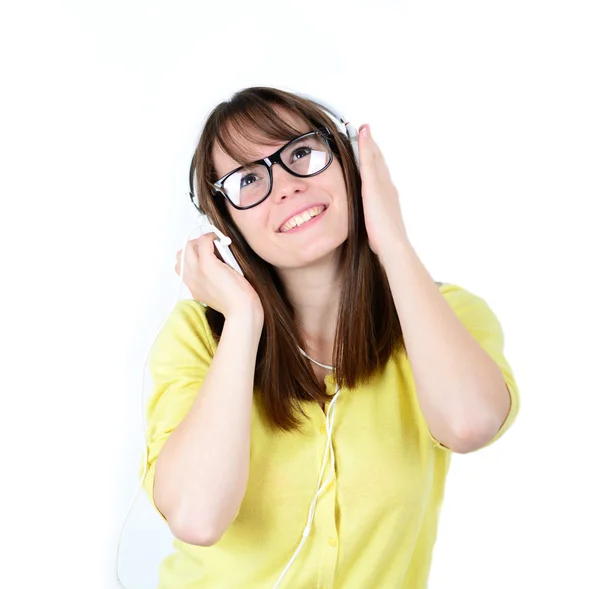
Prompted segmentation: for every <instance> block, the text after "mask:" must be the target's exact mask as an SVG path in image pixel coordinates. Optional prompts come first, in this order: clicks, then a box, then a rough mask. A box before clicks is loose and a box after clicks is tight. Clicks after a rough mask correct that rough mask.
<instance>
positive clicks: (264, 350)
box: [194, 87, 406, 431]
mask: <svg viewBox="0 0 600 589" xmlns="http://www.w3.org/2000/svg"><path fill="white" fill-rule="evenodd" d="M274 105H278V106H280V107H283V108H284V109H285V110H286V112H289V113H291V114H295V115H299V116H300V117H301V118H302V119H303V120H304V121H305V122H306V123H307V124H308V125H309V126H310V128H311V130H317V129H319V128H321V127H323V126H327V127H328V128H329V129H330V130H331V132H332V134H333V138H332V139H330V140H329V141H330V145H331V149H332V152H333V154H334V157H336V158H337V159H338V161H339V162H340V165H341V168H342V170H343V174H344V180H345V184H346V190H347V193H348V199H347V200H348V224H349V226H348V238H347V240H346V241H345V242H344V243H343V244H342V245H341V246H340V251H339V256H338V259H339V269H338V271H339V275H340V279H341V281H342V282H341V284H342V289H341V293H342V294H341V300H340V304H339V312H338V317H337V327H336V333H335V339H334V345H333V367H334V378H335V381H336V383H337V384H338V385H339V386H341V387H345V388H350V389H351V388H354V387H356V386H357V385H358V384H360V383H361V382H365V381H367V380H368V379H369V378H370V377H371V376H373V375H374V374H375V373H376V372H378V371H379V370H381V369H382V368H383V366H384V365H385V364H386V363H387V361H388V360H389V359H390V356H391V355H392V354H394V353H406V348H405V344H404V338H403V335H402V329H401V326H400V321H399V319H398V315H397V312H396V308H395V306H394V300H393V298H392V293H391V290H390V286H389V283H388V280H387V276H386V274H385V270H384V269H383V267H382V265H381V263H380V261H379V258H378V257H377V255H375V254H374V253H373V251H372V250H371V249H370V247H369V244H368V236H367V230H366V227H365V221H364V213H363V206H362V196H361V177H360V172H359V169H358V166H357V165H356V160H355V159H354V154H353V153H352V146H351V144H350V141H349V139H348V138H347V137H346V136H345V135H343V134H342V133H340V132H339V130H338V129H337V127H336V126H335V125H334V124H332V120H331V118H330V117H328V116H327V115H326V114H325V113H323V111H322V110H321V109H320V108H319V107H318V106H317V105H316V104H315V103H314V102H312V101H311V100H308V99H305V98H302V97H299V96H296V95H294V94H291V93H289V92H285V91H283V90H279V89H276V88H269V87H252V88H245V89H243V90H241V91H239V92H237V93H236V94H234V95H233V97H232V98H231V99H230V100H228V101H224V102H221V103H220V104H218V105H217V106H216V107H215V108H214V109H213V110H212V112H211V113H210V114H209V115H208V117H207V119H206V122H205V125H204V128H203V131H202V134H201V137H200V139H199V142H198V146H197V148H196V150H195V154H194V161H195V169H194V173H195V176H196V186H197V191H198V194H197V197H198V203H199V206H200V208H201V209H202V210H203V211H204V212H206V213H207V214H208V216H209V217H210V218H211V219H212V222H213V223H214V224H215V226H216V227H218V228H219V229H220V230H221V231H222V232H223V233H224V234H225V235H227V236H229V237H230V238H231V241H232V243H231V245H230V248H231V251H232V253H233V255H234V256H235V258H236V259H237V260H238V262H239V264H240V267H241V268H242V271H243V272H244V276H245V278H246V279H247V280H248V282H249V283H250V284H251V285H252V287H253V288H254V290H255V291H256V292H257V294H258V296H259V298H260V300H261V302H262V305H263V308H264V325H263V330H262V334H261V337H260V341H259V345H258V351H257V360H256V369H255V375H254V387H255V400H256V401H257V406H258V408H259V410H260V411H261V413H262V415H263V416H264V418H265V419H266V422H267V424H268V425H270V426H271V427H274V428H279V429H280V430H282V431H293V430H298V429H299V427H300V425H301V423H300V421H299V419H298V415H297V413H296V412H299V413H301V414H302V415H304V417H307V416H306V414H305V413H304V411H303V410H302V406H301V402H305V401H314V402H319V403H322V402H324V401H327V400H330V397H329V396H328V395H327V394H326V393H325V392H324V391H323V390H322V388H323V386H322V383H320V382H319V381H318V379H317V378H316V376H315V374H314V372H313V370H312V367H311V364H310V361H309V360H308V359H307V358H305V357H304V356H303V355H302V354H301V353H300V351H299V350H298V347H301V348H302V349H306V348H305V341H304V339H303V335H302V333H301V331H300V329H299V328H298V325H297V323H296V321H295V317H294V309H293V307H292V305H291V303H290V301H289V299H288V298H287V297H286V295H285V292H284V288H283V285H282V283H281V281H280V279H279V277H278V274H277V272H276V271H275V268H274V267H273V266H272V265H271V264H269V263H267V262H266V261H265V260H263V259H262V258H260V257H259V256H258V255H257V254H256V253H255V252H254V251H253V250H252V249H251V248H250V246H249V245H248V243H247V242H246V240H245V239H244V238H243V237H242V235H241V233H240V232H239V230H238V229H237V227H236V225H235V223H234V222H233V220H232V218H231V216H230V214H229V211H228V209H227V206H226V204H225V199H224V197H223V196H222V195H220V194H212V192H213V191H212V189H211V183H212V182H215V181H216V180H217V179H218V178H217V176H216V170H215V167H214V164H213V161H212V156H211V154H212V148H213V146H214V145H215V142H216V144H217V145H218V146H219V147H220V148H221V149H222V150H223V151H224V152H225V153H227V154H228V155H229V156H230V157H232V158H233V159H234V160H236V161H237V162H240V164H245V163H248V160H247V154H245V153H244V151H243V149H242V147H241V146H240V144H239V143H236V141H235V136H234V133H237V134H239V136H240V137H242V138H243V139H245V140H248V141H257V138H260V141H261V142H265V141H270V140H272V141H273V142H286V141H291V140H292V139H294V138H295V137H297V136H298V135H301V134H302V131H300V130H298V129H294V128H293V127H292V126H290V125H289V124H288V123H287V122H286V121H284V120H283V119H281V118H280V117H277V116H275V114H274V113H275V111H274V109H273V106H274ZM232 131H233V132H232ZM206 318H207V321H208V324H209V326H210V328H211V331H212V333H213V336H214V337H215V340H216V341H217V342H218V341H219V338H220V336H221V333H222V330H223V325H224V322H225V318H224V317H223V315H222V314H221V313H219V312H217V311H215V310H214V309H211V308H210V307H207V309H206ZM240 353H243V351H241V352H240Z"/></svg>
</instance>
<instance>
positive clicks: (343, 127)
mask: <svg viewBox="0 0 600 589" xmlns="http://www.w3.org/2000/svg"><path fill="white" fill-rule="evenodd" d="M289 92H290V93H292V94H295V95H296V96H300V97H302V98H306V99H308V100H310V101H312V102H314V103H315V104H316V105H317V106H319V107H320V108H321V110H323V112H324V113H325V114H327V115H328V116H329V117H330V118H331V119H332V120H333V122H334V123H335V124H336V126H337V127H338V129H339V131H340V132H341V133H342V134H344V135H346V136H347V137H348V139H349V140H350V143H351V145H352V151H353V153H354V157H355V160H356V165H357V166H358V164H359V152H358V133H357V131H356V129H355V128H354V127H353V126H352V125H351V124H350V123H349V122H348V121H346V119H345V118H344V117H343V116H342V115H341V114H338V113H337V111H335V110H334V109H333V108H331V107H330V106H327V105H326V104H325V103H323V102H322V101H320V100H316V99H314V98H312V97H311V96H309V95H308V94H300V93H298V92H292V91H289ZM189 194H190V196H191V197H192V202H193V180H192V176H191V174H190V193H189ZM199 228H200V230H201V231H202V233H207V232H210V231H211V230H212V231H214V232H215V233H216V234H217V236H218V237H219V239H218V240H216V241H215V242H214V243H215V245H216V246H217V247H218V249H219V251H220V252H222V255H225V256H227V255H229V256H230V257H231V258H233V256H232V255H231V252H229V249H228V247H227V246H228V245H229V244H230V243H231V240H230V239H229V238H228V237H226V236H225V235H223V233H221V231H219V230H218V229H217V228H216V227H214V225H212V224H211V223H210V222H209V220H208V218H207V217H206V216H205V215H202V214H200V215H199V217H198V224H197V225H196V227H195V228H194V229H193V230H192V231H191V232H190V234H189V235H188V237H187V239H186V244H187V242H188V241H189V239H190V236H191V235H192V233H194V232H195V231H197V230H198V229H199ZM219 246H221V247H219ZM185 249H186V248H185V246H184V248H183V252H182V257H181V264H180V268H181V270H180V277H181V280H180V283H179V291H178V294H177V299H176V300H175V303H174V304H173V306H172V307H171V310H170V311H169V313H168V314H167V316H166V317H165V319H164V320H163V322H162V323H161V326H160V327H159V329H158V331H157V334H156V336H155V338H154V341H153V342H152V346H150V351H149V352H148V355H147V356H146V362H145V363H144V372H143V376H142V394H141V398H142V429H143V435H144V472H143V473H142V477H141V479H140V483H139V485H138V488H137V490H136V492H135V495H134V496H133V499H132V502H131V504H130V506H129V509H128V510H127V514H126V516H125V520H124V521H123V525H122V526H121V531H120V532H119V538H118V541H117V551H116V577H117V582H118V583H119V585H120V586H121V587H123V589H126V587H125V586H124V585H123V584H122V583H121V579H120V577H119V547H120V544H121V536H122V534H123V529H124V528H125V524H126V523H127V519H128V517H129V514H130V513H131V509H132V508H133V506H134V504H135V501H136V499H137V496H138V493H139V491H140V489H141V488H142V485H143V481H144V478H145V476H146V467H147V464H148V448H147V433H146V430H147V425H146V412H145V411H146V407H145V403H144V380H145V376H146V374H145V373H146V366H147V364H148V359H149V357H150V353H151V351H152V347H153V346H154V342H155V341H156V338H157V337H158V335H159V334H160V332H161V331H162V328H163V327H164V325H165V323H166V322H167V320H168V318H169V317H170V315H171V313H172V312H173V309H174V308H175V306H176V305H177V303H178V301H179V300H180V299H181V287H182V286H183V267H184V257H185ZM223 252H225V254H223ZM224 259H225V258H224ZM233 261H235V258H233ZM236 264H237V262H236ZM238 268H239V266H238ZM239 272H240V273H241V269H240V270H239ZM299 350H300V352H301V353H302V354H303V355H304V356H305V357H306V358H308V359H309V360H310V361H311V362H314V363H315V364H318V365H319V366H322V367H323V368H327V369H329V370H333V366H328V365H327V364H321V363H319V362H317V361H316V360H313V359H312V358H311V357H310V356H309V355H308V354H307V353H306V352H305V351H304V350H302V348H299ZM339 394H340V388H339V386H338V387H336V392H335V395H334V396H333V397H332V399H331V403H330V405H329V407H328V408H327V415H326V420H325V423H326V428H327V444H326V448H325V453H324V455H323V462H322V465H321V473H320V475H319V481H318V482H317V491H316V494H315V496H314V498H313V500H312V502H311V504H310V509H309V514H308V521H307V524H306V527H305V528H304V531H303V532H302V539H301V541H300V544H299V545H298V548H297V549H296V551H295V552H294V554H293V556H292V558H291V559H290V561H289V562H288V564H287V566H286V567H285V569H284V570H283V572H282V573H281V575H280V576H279V579H278V580H277V582H276V583H275V585H274V586H273V589H277V587H279V584H280V583H281V581H282V579H283V577H284V575H285V574H286V573H287V571H288V570H289V568H290V566H291V565H292V563H293V562H294V560H295V558H296V556H297V555H298V554H299V552H300V550H301V549H302V546H303V545H304V543H305V542H306V538H307V537H308V534H309V533H310V529H311V526H312V521H313V518H314V513H315V507H316V503H317V499H318V498H319V495H321V493H322V492H323V491H324V490H325V488H326V486H327V484H328V483H329V481H330V480H331V477H332V476H333V474H334V472H335V455H334V451H333V445H332V443H331V434H332V431H333V422H334V416H335V404H336V402H337V399H338V396H339ZM330 414H331V417H330ZM329 454H331V469H330V474H329V477H328V478H327V480H326V481H325V482H324V483H323V484H322V485H321V479H322V478H323V472H324V470H325V466H326V464H327V461H328V458H329Z"/></svg>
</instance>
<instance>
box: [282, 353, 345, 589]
mask: <svg viewBox="0 0 600 589" xmlns="http://www.w3.org/2000/svg"><path fill="white" fill-rule="evenodd" d="M311 360H312V358H311ZM313 362H314V360H313ZM339 394H340V389H339V387H338V388H337V391H336V393H335V395H334V397H333V399H332V400H331V404H330V405H329V408H328V409H327V416H326V418H325V423H326V428H327V434H328V435H327V445H326V448H325V454H324V455H323V463H322V465H321V473H320V475H319V481H318V483H317V494H316V495H315V497H314V499H313V500H312V502H311V504H310V510H309V514H308V522H307V524H306V527H305V528H304V531H303V532H302V540H301V541H300V544H299V545H298V548H296V551H295V552H294V554H293V556H292V558H291V559H290V561H289V562H288V564H287V565H286V567H285V569H284V570H283V572H282V573H281V575H280V576H279V579H277V582H276V583H275V585H274V586H273V589H277V587H279V584H280V583H281V580H282V579H283V577H284V575H285V574H286V573H287V572H288V570H289V568H290V566H292V563H293V562H294V560H295V559H296V556H298V554H299V552H300V550H301V549H302V546H304V543H305V542H306V538H307V537H308V534H309V533H310V530H311V526H312V520H313V518H314V515H315V506H316V503H317V499H318V498H319V495H320V494H321V493H322V492H323V490H325V489H326V487H327V485H328V484H329V481H330V480H331V477H332V476H333V474H334V472H335V453H334V451H333V444H332V441H331V434H332V432H333V421H334V417H335V403H336V401H337V397H338V395H339ZM332 409H333V410H332ZM330 411H331V420H329V412H330ZM329 454H331V471H330V473H329V477H328V478H327V480H326V481H325V482H324V483H323V485H322V486H321V487H319V485H320V484H321V479H322V478H323V471H324V470H325V465H326V464H327V459H328V456H329Z"/></svg>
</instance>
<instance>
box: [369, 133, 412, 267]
mask: <svg viewBox="0 0 600 589" xmlns="http://www.w3.org/2000/svg"><path fill="white" fill-rule="evenodd" d="M365 128H366V131H367V132H366V134H365V133H364V131H363V129H365ZM358 149H359V159H360V164H359V168H360V176H361V180H362V202H363V209H364V213H365V224H366V226H367V234H368V236H369V247H370V248H371V249H372V250H373V251H374V252H375V253H376V254H377V255H378V256H379V257H381V256H382V255H383V254H384V253H387V251H389V249H390V248H393V247H394V245H395V244H397V243H398V240H408V237H407V234H406V228H405V226H404V220H403V218H402V211H401V209H400V199H399V195H398V190H397V189H396V187H395V186H394V183H393V182H392V179H391V177H390V171H389V169H388V167H387V165H386V163H385V160H384V158H383V154H382V153H381V150H380V149H379V146H378V145H377V143H375V141H374V140H373V137H372V136H371V129H370V127H369V125H361V126H360V128H359V133H358Z"/></svg>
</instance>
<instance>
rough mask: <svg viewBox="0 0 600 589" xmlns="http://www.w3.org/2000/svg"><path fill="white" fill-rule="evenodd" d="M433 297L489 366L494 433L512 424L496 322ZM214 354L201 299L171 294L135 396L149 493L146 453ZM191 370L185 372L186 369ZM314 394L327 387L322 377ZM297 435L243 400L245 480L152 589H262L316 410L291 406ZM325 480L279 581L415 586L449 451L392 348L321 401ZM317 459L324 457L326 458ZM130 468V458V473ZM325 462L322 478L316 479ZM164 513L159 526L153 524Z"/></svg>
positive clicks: (425, 565) (304, 507) (294, 501)
mask: <svg viewBox="0 0 600 589" xmlns="http://www.w3.org/2000/svg"><path fill="white" fill-rule="evenodd" d="M440 292H441V293H442V294H443V295H444V296H445V298H446V300H447V301H448V302H449V304H450V306H451V307H452V309H453V310H454V311H455V313H456V314H457V316H458V317H459V318H460V319H461V321H462V322H463V323H464V325H465V326H466V327H467V329H468V330H469V332H470V333H471V334H472V335H473V336H474V337H475V338H476V339H477V341H478V342H479V343H480V345H481V346H482V347H483V348H484V349H485V350H486V352H487V353H488V354H489V355H490V356H491V357H492V358H493V359H494V361H495V362H496V363H497V364H498V366H499V367H500V369H501V370H502V373H503V375H504V378H505V380H506V384H507V386H508V389H509V392H510V396H511V409H510V413H509V414H508V417H507V418H506V420H505V422H504V424H503V425H502V427H501V429H500V430H499V431H498V433H497V434H496V436H495V437H494V439H493V440H491V441H490V442H489V443H488V444H487V445H486V446H489V445H490V444H492V443H493V442H494V441H496V440H497V439H498V438H499V437H500V436H502V435H503V434H504V432H505V431H506V430H507V429H508V428H509V427H510V425H511V424H512V423H513V421H514V419H515V417H516V415H517V412H518V409H519V392H518V388H517V384H516V382H515V378H514V375H513V372H512V369H511V367H510V366H509V364H508V362H507V360H506V358H505V357H504V354H503V332H502V328H501V325H500V323H499V321H498V319H497V317H496V316H495V314H494V313H493V311H492V310H491V309H490V307H489V306H488V305H487V303H486V302H485V301H484V300H483V299H482V298H480V297H478V296H476V295H474V294H472V293H470V292H469V291H467V290H466V289H464V288H462V287H460V286H457V285H454V284H447V283H446V284H443V285H441V286H440ZM215 350H216V343H215V340H214V338H213V337H212V334H211V332H210V329H209V327H208V323H207V321H206V317H205V315H204V307H203V306H202V305H200V304H199V303H197V302H196V301H194V300H181V301H179V302H178V303H177V306H176V308H175V309H174V311H173V313H172V314H171V315H170V317H169V319H168V320H167V323H166V324H165V326H164V327H163V329H162V330H161V333H160V334H159V336H158V338H157V340H156V342H155V344H154V346H153V351H152V355H151V358H150V373H151V375H152V379H153V383H154V388H153V393H152V395H151V398H150V399H149V401H148V404H147V413H146V415H147V422H148V430H147V444H148V445H147V451H148V457H149V458H148V463H147V473H146V476H145V479H144V483H143V485H144V489H145V491H146V494H147V496H148V498H149V499H150V502H151V504H152V505H153V507H154V509H155V510H156V512H157V513H158V514H159V516H160V517H161V518H163V520H164V516H163V515H162V514H161V513H160V511H158V509H157V508H156V505H155V504H154V501H153V484H154V467H155V461H156V458H157V456H158V453H159V452H160V449H161V448H162V446H163V444H164V443H165V441H166V439H167V438H168V436H169V434H170V433H171V432H172V431H173V430H174V429H175V428H176V427H177V425H178V424H179V423H180V422H181V421H182V420H183V418H184V416H185V415H186V412H187V411H188V410H189V408H190V407H191V405H192V403H193V401H194V398H195V396H196V395H197V394H198V391H199V389H200V386H201V384H202V380H203V378H204V376H205V374H206V371H207V369H208V367H209V365H210V362H211V358H212V357H213V355H214V353H215ZM189 366H197V367H198V370H197V371H196V372H195V373H194V374H192V373H190V371H189V369H187V368H186V367H189ZM326 385H327V391H328V393H329V394H330V395H331V396H333V395H334V394H335V383H334V382H333V380H332V377H330V376H328V377H327V378H326ZM304 407H305V412H306V414H307V415H308V416H309V417H310V421H308V422H305V423H304V426H303V431H302V434H300V433H291V434H290V433H287V434H284V433H273V432H271V430H269V429H267V427H266V426H265V424H264V423H263V421H262V418H261V416H260V414H259V412H258V411H257V410H256V406H255V405H254V404H253V408H252V424H251V449H250V450H251V456H250V474H249V480H248V486H247V490H246V494H245V496H244V499H243V501H242V504H241V507H240V510H239V513H238V515H237V516H236V518H235V520H234V521H233V523H232V524H231V525H230V526H229V528H228V529H227V530H226V531H225V533H224V535H223V536H222V537H221V539H220V540H219V541H218V542H217V543H216V544H214V545H213V546H194V545H191V544H187V543H184V542H182V541H180V540H178V539H176V538H174V540H173V544H172V545H173V548H174V549H175V550H174V552H173V553H171V554H169V555H168V556H167V557H165V558H164V560H163V561H162V562H161V564H160V567H159V578H160V582H159V585H158V588H157V589H204V588H211V589H213V588H221V587H222V588H225V589H238V588H244V589H271V588H272V587H273V586H274V584H275V582H276V581H277V579H278V578H279V576H280V574H281V572H282V571H283V569H284V568H285V566H286V565H287V563H288V562H289V560H290V558H291V557H292V555H293V554H294V552H295V550H296V548H297V547H298V544H299V543H300V540H301V539H302V532H303V530H304V527H305V525H306V522H307V518H308V513H309V508H310V504H311V501H312V499H313V497H314V494H315V492H316V490H317V487H316V485H317V482H318V479H319V473H320V470H321V463H322V458H323V453H324V451H325V443H326V441H327V433H326V430H325V413H324V412H323V410H322V409H321V408H320V407H319V406H318V404H316V403H306V404H305V405H304ZM332 442H333V445H334V449H335V475H334V478H333V479H332V481H331V483H330V484H329V485H328V487H327V490H326V491H324V492H323V493H322V494H321V495H320V496H319V499H318V501H317V504H316V511H315V515H314V520H313V522H312V529H311V531H310V534H309V536H308V538H307V539H306V542H305V544H304V546H303V547H302V549H301V551H300V553H299V554H298V556H297V557H296V559H295V560H294V562H293V563H292V565H291V567H290V569H289V570H288V571H287V573H286V575H285V577H284V578H283V580H282V582H281V584H280V586H279V588H280V589H309V588H310V589H370V588H377V589H425V588H426V586H427V578H428V575H429V570H430V566H431V556H432V552H433V547H434V544H435V540H436V535H437V526H438V516H439V510H440V507H441V504H442V500H443V496H444V488H445V481H446V475H447V472H448V467H449V465H450V458H451V455H452V451H451V450H449V449H447V448H445V447H444V446H443V445H442V444H440V443H439V442H438V441H437V440H436V439H435V438H434V437H433V436H432V434H431V432H430V431H429V429H428V427H427V423H426V422H425V419H424V417H423V415H422V413H421V410H420V407H419V403H418V400H417V396H416V392H415V385H414V380H413V375H412V370H411V366H410V363H409V361H408V359H407V358H406V357H404V356H402V357H393V358H391V359H390V360H389V362H388V363H387V365H386V366H385V368H384V370H383V371H382V373H380V374H379V375H377V376H376V377H374V378H372V379H371V380H370V381H369V383H368V384H366V385H363V386H360V387H359V388H356V389H352V390H346V389H342V391H341V393H340V395H339V397H338V400H337V402H336V405H335V421H334V426H333V434H332ZM329 467H330V464H329ZM143 468H144V461H143V459H142V461H141V466H140V470H139V476H140V477H141V475H142V472H143ZM328 474H329V468H328V467H327V466H326V470H325V475H324V478H323V480H325V479H326V478H327V476H328ZM165 521H166V520H165Z"/></svg>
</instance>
